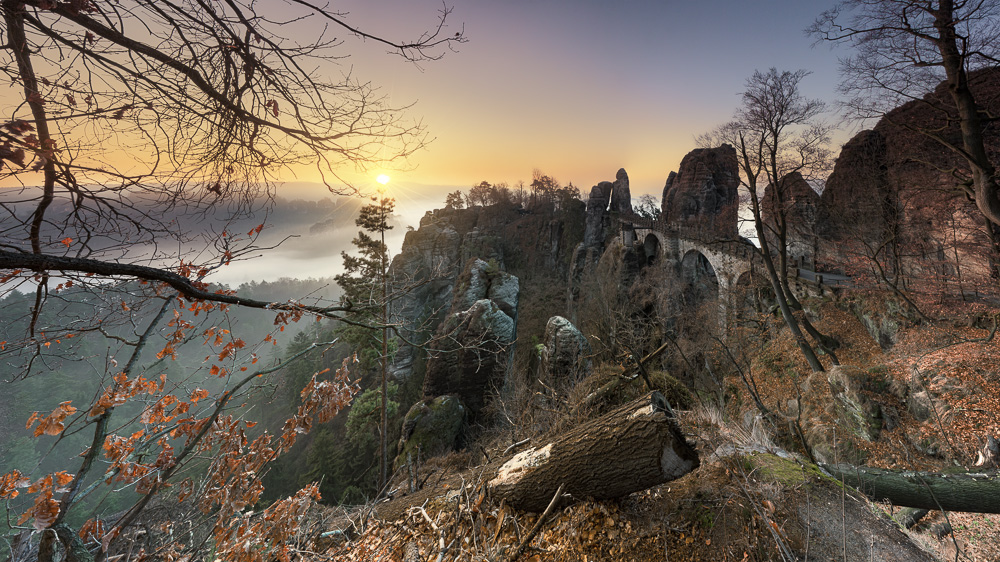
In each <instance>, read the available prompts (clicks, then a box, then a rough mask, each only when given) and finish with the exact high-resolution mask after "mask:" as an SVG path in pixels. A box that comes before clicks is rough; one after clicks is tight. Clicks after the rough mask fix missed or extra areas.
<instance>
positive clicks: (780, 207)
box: [760, 172, 819, 264]
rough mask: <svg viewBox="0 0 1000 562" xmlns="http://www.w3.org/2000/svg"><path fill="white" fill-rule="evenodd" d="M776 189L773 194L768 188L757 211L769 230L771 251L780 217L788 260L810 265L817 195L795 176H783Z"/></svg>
mask: <svg viewBox="0 0 1000 562" xmlns="http://www.w3.org/2000/svg"><path fill="white" fill-rule="evenodd" d="M778 186H779V188H778V189H777V190H776V189H775V187H774V185H771V184H768V186H767V187H766V188H764V197H763V198H762V199H761V205H760V211H761V217H762V219H763V221H764V224H765V225H766V226H767V227H768V230H767V233H768V234H769V236H768V241H769V242H771V243H772V247H773V245H774V243H775V242H776V240H777V238H776V234H775V233H776V232H777V231H778V229H779V225H780V224H781V222H780V221H779V219H780V218H782V217H783V221H784V225H785V242H786V244H787V249H788V257H789V259H792V260H798V261H799V262H800V263H801V262H802V261H806V262H808V263H809V264H812V263H813V262H814V258H815V254H816V250H815V246H816V240H815V235H814V234H813V232H814V230H813V227H814V226H815V224H816V207H817V206H818V205H819V194H818V193H816V191H815V190H814V189H813V188H812V187H811V186H810V185H809V182H807V181H806V180H805V178H803V177H802V174H800V173H798V172H792V173H791V174H788V175H787V176H785V177H784V179H783V180H782V181H780V182H778ZM779 213H780V214H779Z"/></svg>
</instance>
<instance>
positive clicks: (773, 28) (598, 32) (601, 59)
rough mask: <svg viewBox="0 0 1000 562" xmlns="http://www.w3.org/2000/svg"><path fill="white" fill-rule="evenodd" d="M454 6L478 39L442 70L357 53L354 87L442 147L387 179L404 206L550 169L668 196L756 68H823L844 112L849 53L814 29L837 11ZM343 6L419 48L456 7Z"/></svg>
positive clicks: (758, 6) (360, 49)
mask: <svg viewBox="0 0 1000 562" xmlns="http://www.w3.org/2000/svg"><path fill="white" fill-rule="evenodd" d="M449 5H450V6H451V7H452V8H453V12H452V13H451V14H450V16H449V18H448V25H449V29H448V30H449V31H457V30H459V29H461V28H463V27H464V32H465V35H466V37H467V38H468V42H467V43H464V44H462V45H459V46H458V47H457V52H448V53H447V54H446V55H445V56H444V57H443V58H442V59H441V60H438V61H431V62H426V63H421V64H420V65H419V66H418V65H414V64H412V63H408V62H406V61H403V60H401V59H400V58H399V57H393V56H391V55H387V54H386V53H385V49H384V48H381V47H379V46H377V45H376V44H374V43H372V42H368V43H360V42H358V41H352V40H349V41H348V42H347V44H346V45H345V48H347V49H349V50H350V51H351V53H352V54H351V58H350V59H349V60H348V63H349V64H351V65H352V71H353V73H354V74H355V76H357V77H360V78H362V79H365V80H371V81H372V82H373V83H374V84H376V85H379V86H380V87H381V88H382V91H383V93H385V94H387V95H389V96H390V98H391V99H392V101H393V103H396V104H399V105H403V104H410V103H413V104H414V106H413V107H412V109H411V110H410V113H409V114H410V115H411V116H412V117H416V118H420V119H422V120H423V122H424V124H425V125H426V127H427V129H428V131H429V133H430V135H431V136H432V137H434V139H435V140H434V141H433V142H432V143H431V145H430V146H429V147H428V148H427V149H426V150H424V151H422V152H420V153H418V154H416V155H415V156H414V157H412V158H411V159H410V160H409V161H408V163H407V165H408V166H411V167H412V169H410V170H406V171H391V172H389V174H390V175H391V176H392V178H393V180H392V182H391V183H390V192H391V193H392V194H393V195H394V196H396V197H397V199H399V200H400V201H401V203H402V205H401V206H402V207H404V208H409V209H417V208H420V209H426V208H429V207H433V206H435V205H439V204H440V203H441V202H442V201H443V199H444V194H445V193H446V192H448V191H452V190H454V189H457V188H463V189H467V188H468V187H469V186H471V185H473V184H475V183H478V182H479V181H482V180H486V181H490V182H500V181H505V182H508V183H511V184H513V183H515V182H517V181H518V180H526V181H530V180H531V174H532V170H534V169H536V168H537V169H540V170H541V171H542V172H544V173H546V174H548V175H550V176H553V177H555V178H556V179H558V180H559V181H560V182H561V183H563V184H566V183H569V182H572V183H573V184H574V185H576V186H577V187H579V188H580V189H581V191H582V192H583V193H584V195H585V196H586V194H587V193H589V191H590V187H591V186H593V185H596V184H597V183H598V182H600V181H603V180H613V179H614V177H615V173H616V172H617V170H618V169H619V168H622V167H624V168H625V169H626V171H627V172H628V174H629V178H630V183H631V188H632V193H633V195H634V196H639V195H641V194H645V193H649V194H652V195H655V196H657V197H659V196H660V194H661V192H662V189H663V184H664V183H665V181H666V178H667V176H668V175H669V173H670V171H671V170H676V169H677V167H678V165H679V163H680V160H681V158H683V156H684V155H685V154H686V153H687V152H688V151H690V150H691V149H693V148H696V144H695V137H696V136H697V135H698V134H700V133H703V132H706V131H708V130H711V129H712V128H713V127H715V126H716V125H719V124H721V123H722V122H724V121H725V120H727V118H728V117H729V116H730V115H731V114H732V112H733V110H734V109H735V107H736V106H737V104H738V103H739V101H740V100H739V93H740V92H741V91H742V89H743V86H744V82H745V80H746V79H747V77H749V76H750V75H751V74H752V73H753V71H754V70H756V69H760V70H767V69H768V68H770V67H772V66H774V67H776V68H778V69H779V70H798V69H807V70H810V71H812V72H813V74H812V75H811V76H809V77H807V78H806V79H805V80H804V81H803V82H802V84H801V87H802V90H803V93H804V94H805V95H806V96H808V97H811V98H819V99H823V100H826V101H828V102H831V104H832V102H834V101H835V100H836V86H837V83H838V72H837V60H838V56H844V55H846V54H847V53H846V52H844V51H843V50H831V48H830V47H829V46H828V45H817V46H816V47H813V46H812V45H813V39H812V38H811V37H807V36H806V35H805V34H804V32H803V30H804V29H805V28H806V27H807V26H808V25H809V24H810V23H812V21H813V20H814V19H815V18H816V17H817V16H818V15H819V14H820V13H821V12H823V11H824V10H826V9H829V8H831V7H832V6H833V1H832V0H756V1H753V2H748V1H745V0H701V1H690V0H688V1H676V0H659V1H638V0H623V1H620V2H607V1H599V0H576V1H568V0H449ZM337 6H338V8H340V9H342V10H345V11H348V12H350V13H349V20H350V21H351V22H352V23H355V24H357V25H359V26H361V27H362V28H364V29H366V30H368V31H371V32H375V33H378V34H381V35H384V36H387V37H394V38H395V37H398V38H406V39H410V38H412V37H413V36H414V35H415V32H416V31H417V30H422V29H424V28H427V27H430V26H432V25H433V24H434V23H435V21H436V17H437V14H438V11H439V10H440V9H441V7H442V4H441V3H440V2H439V1H435V0H363V1H362V0H342V1H340V2H338V3H337ZM830 119H831V120H836V119H837V117H836V116H835V115H831V117H830ZM838 140H840V141H841V142H842V141H843V140H846V139H845V138H839V139H838ZM302 179H308V178H302ZM296 193H298V190H296ZM303 194H304V195H305V196H308V190H306V191H305V192H303ZM420 214H422V213H420Z"/></svg>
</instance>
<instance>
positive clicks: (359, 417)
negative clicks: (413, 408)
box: [347, 382, 399, 441]
mask: <svg viewBox="0 0 1000 562" xmlns="http://www.w3.org/2000/svg"><path fill="white" fill-rule="evenodd" d="M388 392H389V396H390V399H389V402H388V408H389V412H388V415H389V417H390V418H394V417H396V416H397V415H399V402H396V401H395V400H393V399H392V398H391V397H392V396H395V395H396V394H397V393H398V392H399V385H397V384H396V383H394V382H390V383H388ZM381 405H382V399H381V390H380V389H375V388H373V389H369V390H366V391H364V392H362V393H361V395H360V396H358V397H357V398H355V399H354V403H353V404H351V411H350V413H348V414H347V438H348V439H350V440H351V441H358V440H363V439H372V438H374V436H375V435H376V434H375V433H373V432H372V431H371V429H372V428H375V430H376V431H377V430H378V424H379V416H380V411H381Z"/></svg>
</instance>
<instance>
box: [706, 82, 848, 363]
mask: <svg viewBox="0 0 1000 562" xmlns="http://www.w3.org/2000/svg"><path fill="white" fill-rule="evenodd" d="M807 75H808V72H806V71H804V70H799V71H796V72H789V71H784V72H779V71H778V70H776V69H774V68H771V69H770V70H768V71H767V72H760V71H756V72H754V74H753V76H751V77H750V78H749V79H747V82H746V90H745V91H744V92H743V105H742V106H741V107H740V108H739V109H737V111H736V114H735V116H734V117H733V120H732V121H730V122H729V123H726V124H724V125H722V126H721V127H719V128H717V129H715V130H714V131H712V132H710V133H708V134H706V135H702V136H701V137H699V139H698V140H699V144H701V145H703V146H712V145H716V144H720V143H728V144H731V145H733V146H735V147H736V152H737V159H738V162H739V167H740V181H741V184H742V185H743V187H744V188H745V189H746V190H747V191H748V192H749V193H750V208H751V211H752V212H753V221H754V228H755V231H756V233H757V243H758V244H759V245H760V247H759V254H760V256H761V257H762V258H763V261H764V265H765V267H766V269H767V273H768V277H769V279H770V281H771V287H772V289H773V291H774V294H775V297H776V298H777V301H778V307H779V308H780V310H781V314H782V317H783V318H784V320H785V323H786V324H787V326H788V328H789V330H790V331H791V332H792V335H793V337H794V338H795V341H796V343H797V344H798V346H799V349H801V350H802V353H803V355H804V356H805V357H806V360H807V361H808V362H809V366H810V367H811V368H812V369H813V370H814V371H822V370H823V365H822V363H820V361H819V359H818V358H817V356H816V353H815V351H814V350H813V348H812V345H810V343H809V342H808V341H807V340H806V338H805V335H804V334H803V333H802V327H805V328H806V330H807V331H808V332H809V333H810V335H811V336H812V337H813V339H814V340H815V341H816V343H817V344H819V345H820V346H821V347H823V348H825V349H827V351H831V350H829V348H830V347H832V346H830V345H829V343H828V342H827V341H825V340H826V338H825V336H823V335H822V334H819V332H817V331H816V330H815V328H813V326H812V324H811V323H810V322H809V319H808V318H806V316H805V315H804V314H799V315H796V314H795V312H796V311H801V305H800V304H799V302H798V300H797V299H796V298H795V295H794V294H793V293H792V290H791V288H790V286H789V283H788V273H787V266H788V264H787V260H788V241H787V232H788V229H787V220H786V211H787V209H788V205H787V202H786V201H785V200H784V197H785V196H786V195H787V194H788V193H789V190H788V189H787V188H786V187H785V182H786V181H788V180H789V178H790V177H791V176H792V175H793V174H794V173H796V172H797V173H799V174H801V175H802V176H804V177H812V176H813V174H814V173H815V172H816V171H818V170H820V169H822V168H824V167H825V166H826V165H827V161H828V156H829V155H828V150H827V149H826V145H827V143H828V132H829V129H828V127H827V126H825V125H823V124H822V123H820V122H819V121H818V117H819V115H820V114H821V113H822V112H823V111H824V109H825V105H824V104H823V102H821V101H819V100H810V99H806V98H804V97H803V96H802V93H801V92H800V91H799V82H801V80H802V79H803V78H805V77H806V76H807ZM769 185H770V186H772V188H771V189H770V190H768V193H769V194H771V197H773V198H774V200H773V201H770V202H767V204H768V206H769V207H770V209H772V210H773V211H774V212H773V217H772V220H770V221H767V222H765V220H764V212H763V208H762V207H763V205H764V204H765V202H764V201H763V195H764V193H763V191H764V189H765V187H767V186H769ZM772 241H773V243H772ZM772 245H773V246H775V247H772ZM776 261H777V263H775V262H776ZM832 357H833V356H832Z"/></svg>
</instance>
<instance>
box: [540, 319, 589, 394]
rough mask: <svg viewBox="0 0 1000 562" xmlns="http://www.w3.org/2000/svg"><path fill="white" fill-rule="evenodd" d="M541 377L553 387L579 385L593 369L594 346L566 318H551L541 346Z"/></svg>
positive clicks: (546, 326)
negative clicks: (592, 347)
mask: <svg viewBox="0 0 1000 562" xmlns="http://www.w3.org/2000/svg"><path fill="white" fill-rule="evenodd" d="M540 351H541V356H542V357H541V359H542V360H541V378H542V380H543V381H544V382H545V383H546V384H548V385H549V386H559V387H562V386H565V385H566V384H570V385H573V384H576V383H577V382H579V381H580V380H582V379H583V378H585V377H586V376H587V375H589V374H590V371H591V369H592V368H593V363H592V361H591V359H590V354H591V350H590V343H589V342H588V341H587V338H585V337H584V336H583V334H582V333H581V332H580V330H578V329H577V328H576V326H574V325H573V323H572V322H570V321H569V320H567V319H565V318H563V317H562V316H553V317H552V318H549V321H548V323H547V324H546V325H545V341H544V343H543V344H542V347H541V350H540Z"/></svg>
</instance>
